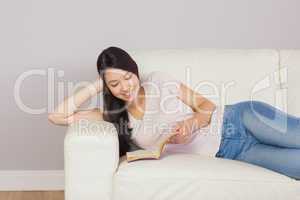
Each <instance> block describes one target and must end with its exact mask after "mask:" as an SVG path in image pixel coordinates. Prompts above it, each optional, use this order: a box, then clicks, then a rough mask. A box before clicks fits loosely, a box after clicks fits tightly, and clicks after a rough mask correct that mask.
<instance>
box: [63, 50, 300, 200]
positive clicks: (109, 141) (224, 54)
mask: <svg viewBox="0 0 300 200" xmlns="http://www.w3.org/2000/svg"><path fill="white" fill-rule="evenodd" d="M128 52H129V53H130V55H131V56H132V57H133V58H134V59H135V60H136V62H137V64H138V65H139V69H140V73H141V75H145V74H146V73H148V72H151V71H155V70H161V71H166V72H169V73H171V74H172V75H173V76H175V77H176V78H178V79H180V80H182V81H183V82H185V83H186V84H187V85H189V86H190V87H192V88H193V89H195V90H196V91H198V92H200V93H202V94H203V95H204V96H206V97H208V98H210V99H211V100H212V101H214V102H215V103H216V104H218V105H222V106H224V104H231V103H235V102H238V101H241V100H247V99H254V100H262V101H265V102H268V103H270V104H272V105H274V106H276V107H278V108H280V109H282V110H284V111H289V113H292V114H295V115H298V116H300V113H299V111H300V109H299V107H289V106H290V105H292V106H296V104H295V103H294V101H295V100H294V99H295V98H296V99H297V96H295V95H298V94H296V89H297V84H298V83H297V81H298V79H296V78H294V79H293V80H291V81H290V80H289V79H288V78H287V77H289V76H287V74H289V73H288V72H289V71H288V70H286V67H288V68H289V67H291V68H293V70H291V71H292V72H293V73H295V71H297V70H298V69H296V68H295V66H297V65H298V64H299V65H300V50H276V49H244V50H242V49H157V50H128ZM289 59H291V61H289ZM289 62H291V63H290V64H289ZM281 64H282V66H281ZM299 65H298V66H299ZM298 71H299V70H298ZM186 75H188V76H189V77H188V78H187V77H186ZM291 77H294V76H293V75H291ZM199 81H202V82H203V84H202V85H200V86H199V85H196V84H198V83H199ZM205 81H206V82H205ZM287 83H288V84H287ZM196 86H197V87H196ZM224 88H225V89H224ZM287 89H289V91H293V94H289V95H292V96H293V97H289V98H287V94H288V92H287V91H288V90H287ZM217 93H219V94H217ZM298 102H299V101H298ZM81 123H85V125H88V126H80V125H84V124H81ZM82 127H85V128H84V129H83V128H82ZM86 127H87V128H86ZM299 170H300V169H299ZM65 199H66V200H108V199H114V200H133V199H139V200H146V199H147V200H150V199H159V200H165V199H173V200H186V199H195V200H200V199H207V200H214V199H216V200H221V199H222V200H225V199H228V200H238V199H239V200H248V199H249V200H253V199H258V200H271V199H272V200H286V199H288V200H296V199H300V181H296V180H295V179H292V178H289V177H287V176H284V175H282V174H279V173H276V172H274V171H271V170H268V169H265V168H262V167H259V166H256V165H252V164H248V163H244V162H240V161H235V160H229V159H223V158H215V157H207V156H204V155H201V152H192V153H190V154H187V153H167V154H165V155H164V156H163V157H162V158H161V159H160V160H140V161H136V162H130V163H128V162H127V161H126V160H125V157H124V156H123V157H121V158H120V159H119V149H118V137H117V132H116V130H115V129H114V127H113V125H112V124H111V123H109V122H105V121H103V122H96V121H84V122H83V121H81V122H78V123H74V124H72V125H71V126H69V128H68V131H67V134H66V137H65Z"/></svg>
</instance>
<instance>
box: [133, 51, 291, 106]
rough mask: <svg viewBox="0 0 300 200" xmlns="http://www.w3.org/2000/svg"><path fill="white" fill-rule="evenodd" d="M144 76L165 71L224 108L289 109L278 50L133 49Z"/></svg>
mask: <svg viewBox="0 0 300 200" xmlns="http://www.w3.org/2000/svg"><path fill="white" fill-rule="evenodd" d="M127 52H128V53H129V54H130V55H131V56H132V57H133V59H134V60H135V61H136V62H137V64H138V66H139V70H140V75H141V76H145V75H146V74H147V73H149V72H151V71H156V70H160V71H164V72H168V73H170V74H171V75H172V76H174V77H175V78H177V79H179V80H181V81H182V82H183V83H185V84H187V85H188V86H189V87H191V88H192V89H194V90H195V91H197V92H199V93H200V94H202V95H204V96H205V97H207V98H209V99H210V100H212V101H213V102H214V103H216V104H217V105H220V106H224V105H225V104H232V103H235V102H239V101H243V100H250V99H251V100H262V101H265V102H267V103H270V104H272V105H274V106H276V107H277V108H280V109H281V110H285V109H286V103H285V102H284V99H285V96H284V95H286V94H285V93H284V92H283V91H282V90H281V89H280V88H281V86H282V85H281V81H280V80H281V78H280V73H279V63H280V62H279V54H280V52H279V51H278V50H275V49H205V48H204V49H203V48H202V49H151V50H137V49H131V50H127Z"/></svg>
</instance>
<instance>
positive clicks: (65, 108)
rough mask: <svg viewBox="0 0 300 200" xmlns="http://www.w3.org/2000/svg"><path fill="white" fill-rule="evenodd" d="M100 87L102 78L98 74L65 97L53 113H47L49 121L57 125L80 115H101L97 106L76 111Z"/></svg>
mask: <svg viewBox="0 0 300 200" xmlns="http://www.w3.org/2000/svg"><path fill="white" fill-rule="evenodd" d="M102 89H103V85H102V79H101V78H100V76H99V77H98V78H97V79H96V80H95V81H94V82H93V83H91V84H88V85H87V86H86V87H84V88H82V89H81V90H79V91H78V92H76V93H75V94H73V95H72V96H70V97H68V98H65V100H64V101H63V102H62V103H61V104H59V105H58V106H57V108H56V109H55V110H54V112H53V113H49V114H48V119H49V121H50V122H52V123H54V124H57V125H68V124H70V123H72V122H74V121H75V120H77V119H79V118H80V117H84V118H97V116H98V115H97V114H99V115H100V117H102V115H101V114H102V113H101V110H100V109H97V108H96V109H92V110H87V111H76V110H77V109H78V107H80V105H82V104H83V103H84V102H85V101H87V100H88V99H90V98H92V97H93V96H95V95H96V94H98V93H99V92H100V91H102ZM98 118H99V117H98Z"/></svg>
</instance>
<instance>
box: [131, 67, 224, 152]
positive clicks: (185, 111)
mask: <svg viewBox="0 0 300 200" xmlns="http://www.w3.org/2000/svg"><path fill="white" fill-rule="evenodd" d="M140 81H141V85H142V86H143V87H144V89H145V111H144V116H143V119H135V118H134V117H133V116H132V115H131V114H130V113H129V112H128V116H129V122H130V126H131V127H132V128H133V130H132V137H131V139H132V141H133V142H134V143H135V144H136V145H138V146H139V147H141V148H143V149H147V148H148V147H150V146H151V145H152V144H155V141H156V140H157V139H158V138H159V134H163V133H165V131H170V130H171V129H172V127H173V125H175V124H176V122H178V121H182V120H184V119H187V118H190V117H192V116H193V113H194V112H193V110H192V109H191V108H190V107H189V106H188V105H186V104H185V103H183V102H182V101H181V100H180V99H179V98H177V97H178V96H179V92H180V90H179V86H180V83H181V82H180V81H179V80H177V79H175V78H174V77H173V76H171V75H170V74H168V73H165V72H161V71H154V72H151V73H149V74H147V75H146V76H145V77H141V78H140ZM223 111H224V109H223V108H221V107H219V106H217V108H216V110H215V111H214V112H213V114H212V117H211V123H210V124H209V125H208V126H206V127H203V128H200V129H198V130H195V131H194V132H193V133H192V136H191V137H190V140H189V142H188V143H186V144H166V146H165V151H166V152H186V153H197V154H201V155H207V156H213V157H214V156H215V154H216V153H217V151H218V150H219V146H220V142H221V128H222V123H223Z"/></svg>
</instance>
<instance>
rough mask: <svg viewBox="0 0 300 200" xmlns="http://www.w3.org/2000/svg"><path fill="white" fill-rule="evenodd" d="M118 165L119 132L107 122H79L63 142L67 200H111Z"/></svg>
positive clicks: (71, 127)
mask: <svg viewBox="0 0 300 200" xmlns="http://www.w3.org/2000/svg"><path fill="white" fill-rule="evenodd" d="M118 165H119V141H118V134H117V130H116V129H115V127H114V126H113V124H112V123H109V122H107V121H94V120H84V119H82V120H80V121H77V122H74V123H73V124H71V125H70V126H69V127H68V129H67V134H66V136H65V139H64V168H65V200H87V199H88V200H108V199H111V196H112V187H113V176H114V173H115V172H116V170H117V168H118Z"/></svg>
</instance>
